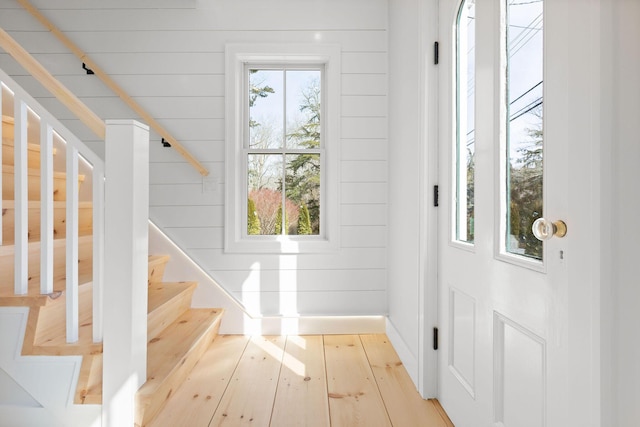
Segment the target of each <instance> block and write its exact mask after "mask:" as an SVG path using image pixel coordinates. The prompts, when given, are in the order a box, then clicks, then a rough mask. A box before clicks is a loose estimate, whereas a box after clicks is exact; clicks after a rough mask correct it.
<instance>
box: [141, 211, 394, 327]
mask: <svg viewBox="0 0 640 427" xmlns="http://www.w3.org/2000/svg"><path fill="white" fill-rule="evenodd" d="M149 253H150V254H151V253H161V254H166V255H169V256H170V257H171V262H170V263H169V264H167V267H166V270H165V272H164V280H165V281H168V282H172V281H192V282H198V287H197V288H196V290H195V292H194V294H193V299H192V303H191V306H192V307H193V308H214V307H217V308H223V309H224V317H223V318H222V323H221V325H220V331H219V334H220V335H297V334H299V335H316V334H381V333H385V329H386V318H385V317H384V316H300V317H276V316H272V317H265V316H261V315H259V314H254V313H250V312H249V311H247V310H246V308H245V307H244V306H243V305H242V304H241V303H240V302H239V301H238V300H237V299H236V298H235V297H234V296H233V295H231V294H230V293H229V292H227V291H226V290H225V289H224V287H223V286H221V285H220V284H219V283H218V282H217V281H216V280H215V279H214V278H213V277H211V275H209V274H208V273H207V272H206V271H205V270H204V269H203V268H201V267H200V266H199V265H198V264H197V263H196V262H195V261H194V260H193V259H192V258H191V257H189V255H188V254H187V253H185V251H183V250H182V249H181V248H180V247H179V246H178V245H177V244H176V243H175V242H173V241H172V240H171V238H169V236H167V235H166V234H165V233H164V232H163V231H162V230H161V229H160V228H159V227H158V226H156V225H155V224H154V223H153V222H152V221H151V220H150V221H149Z"/></svg>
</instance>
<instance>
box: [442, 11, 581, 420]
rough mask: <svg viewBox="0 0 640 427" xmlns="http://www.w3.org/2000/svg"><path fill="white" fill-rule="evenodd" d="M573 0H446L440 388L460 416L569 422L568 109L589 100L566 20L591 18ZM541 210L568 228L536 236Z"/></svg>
mask: <svg viewBox="0 0 640 427" xmlns="http://www.w3.org/2000/svg"><path fill="white" fill-rule="evenodd" d="M569 3H571V2H568V1H557V0H546V1H544V3H543V2H542V1H541V0H533V1H531V0H527V1H524V0H475V2H472V1H471V0H466V2H465V1H462V6H461V1H460V0H442V1H441V2H440V11H439V13H440V31H441V36H440V53H441V58H440V65H439V67H440V71H439V72H440V75H439V76H440V77H439V78H440V93H439V96H440V101H439V102H440V107H441V108H440V131H439V134H440V141H439V153H440V154H439V156H440V171H441V176H440V183H439V184H440V185H439V187H440V196H441V197H440V209H441V210H440V211H439V215H440V216H439V237H438V239H439V270H438V272H439V273H438V275H439V279H438V280H439V285H438V286H439V307H440V309H439V322H440V350H441V351H440V354H439V392H438V397H439V399H440V402H441V403H442V404H443V406H444V408H445V410H446V411H447V413H448V414H449V415H450V417H451V419H452V421H453V422H454V424H455V425H456V426H457V427H484V426H505V427H543V426H558V427H560V426H566V425H571V424H570V423H569V424H567V404H568V399H569V397H568V396H567V391H568V390H569V388H568V384H569V383H570V378H569V375H568V374H567V371H568V364H569V362H568V360H569V357H568V355H569V352H568V350H567V341H568V337H567V331H568V330H569V329H570V325H569V322H570V319H569V315H568V312H569V303H568V301H567V295H568V294H567V283H568V279H567V265H566V264H567V262H568V261H567V248H568V246H567V245H568V244H569V243H570V242H571V238H572V234H571V233H572V228H571V221H569V220H568V218H566V216H567V212H568V203H569V202H568V198H569V197H567V195H568V194H569V190H570V189H572V187H571V185H579V181H577V180H572V179H571V176H570V174H569V171H568V167H567V165H568V152H569V147H568V145H569V144H568V143H567V141H568V140H569V129H570V125H569V119H568V118H570V117H573V119H575V120H579V119H578V118H576V117H579V114H580V113H579V111H582V110H581V108H584V109H585V110H583V111H586V112H588V111H589V109H588V105H587V106H585V105H584V100H583V99H578V98H575V99H574V98H571V97H570V96H569V94H570V93H572V92H571V91H570V90H569V88H575V87H576V85H575V84H573V83H572V79H581V78H583V76H571V79H569V76H570V75H571V74H570V73H571V69H572V68H571V67H574V68H575V66H574V65H571V62H570V61H571V57H572V55H571V54H570V52H571V51H572V49H573V48H574V46H578V43H580V42H581V40H580V37H574V36H571V35H569V34H568V32H569V31H570V28H569V26H568V25H567V23H568V22H571V20H577V21H578V22H579V21H580V19H589V18H590V16H589V15H586V13H587V12H583V10H581V9H583V8H579V7H575V8H571V11H570V4H569ZM575 3H576V5H577V4H578V3H580V5H582V3H581V2H575ZM470 4H472V7H469V5H470ZM461 7H462V9H461ZM584 9H588V8H584ZM569 12H571V14H569ZM581 14H585V15H583V16H581ZM459 19H460V20H461V22H460V24H459V25H458V20H459ZM471 33H475V37H472V35H473V34H471ZM470 34H471V36H470ZM542 34H544V37H543V36H542ZM574 44H575V45H574ZM543 46H544V49H542V48H543ZM579 48H580V49H584V48H585V45H584V40H582V45H580V46H579ZM537 50H538V53H536V51H537ZM574 56H575V55H574ZM585 72H586V71H585ZM572 84H573V86H572ZM458 96H459V99H460V101H459V102H458V101H456V99H458ZM543 113H544V114H543ZM585 116H586V115H585ZM458 122H461V124H460V126H458V125H457V123H458ZM458 140H460V141H461V143H460V145H457V144H458V142H457V141H458ZM587 145H588V144H587ZM456 147H459V148H456ZM541 148H544V150H543V157H544V162H543V163H542V162H541V159H540V149H541ZM584 149H585V150H588V149H589V147H588V146H586V147H585V148H584ZM542 164H543V165H544V167H542ZM507 165H509V166H507ZM471 176H472V179H471ZM542 178H543V181H544V185H543V189H544V191H543V196H542V195H540V194H537V193H536V192H537V191H538V190H536V188H535V186H532V185H530V184H531V183H532V182H536V183H538V184H540V185H542V184H541V183H540V181H541V180H542ZM540 189H541V188H540ZM580 194H584V192H577V193H575V194H574V195H572V197H571V203H577V204H579V203H580V202H581V201H584V200H580V199H579V197H580ZM585 206H588V203H585ZM540 216H544V217H545V218H546V219H548V220H552V221H556V220H565V221H566V223H567V226H568V233H567V235H566V236H565V237H564V238H559V237H557V236H555V237H553V238H551V239H550V240H547V241H546V242H544V244H543V243H540V244H537V243H536V242H537V241H533V240H532V236H531V233H530V232H529V231H528V230H530V227H531V221H533V219H535V218H537V217H540ZM572 339H573V338H572Z"/></svg>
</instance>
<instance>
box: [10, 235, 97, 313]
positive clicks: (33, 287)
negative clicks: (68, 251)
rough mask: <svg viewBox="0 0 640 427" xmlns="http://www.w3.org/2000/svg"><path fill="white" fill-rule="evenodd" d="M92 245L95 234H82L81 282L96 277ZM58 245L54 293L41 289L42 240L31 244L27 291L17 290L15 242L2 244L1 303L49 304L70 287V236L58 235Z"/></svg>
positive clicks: (55, 245)
mask: <svg viewBox="0 0 640 427" xmlns="http://www.w3.org/2000/svg"><path fill="white" fill-rule="evenodd" d="M92 247H93V236H92V235H88V236H79V237H78V253H79V254H80V262H79V266H78V283H80V284H82V283H87V282H90V281H91V280H92V276H91V274H92V273H91V271H92V268H93V265H92ZM53 248H54V263H55V264H56V265H55V266H54V280H53V290H54V293H53V294H51V295H42V294H41V293H40V267H39V266H40V242H30V243H29V245H28V257H29V282H28V292H27V294H26V295H16V294H15V293H14V280H13V266H14V245H3V246H0V306H42V305H46V304H49V303H51V302H53V301H54V300H56V299H57V298H58V297H59V296H60V292H62V291H64V290H65V288H66V280H65V277H66V271H65V268H64V262H65V261H64V260H65V248H66V239H64V238H62V239H55V240H54V241H53Z"/></svg>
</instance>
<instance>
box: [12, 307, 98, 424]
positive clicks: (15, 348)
mask: <svg viewBox="0 0 640 427" xmlns="http://www.w3.org/2000/svg"><path fill="white" fill-rule="evenodd" d="M28 317H29V307H0V342H2V343H3V345H2V346H0V369H2V371H4V373H5V374H6V375H7V376H8V377H10V379H11V380H12V381H13V382H14V383H15V384H16V385H17V386H19V387H20V388H22V390H23V392H24V393H26V394H27V395H28V396H29V397H30V399H25V400H24V401H23V402H22V403H20V402H0V427H23V426H24V427H39V426H43V425H46V426H56V427H57V426H60V427H62V426H70V425H82V426H87V427H89V426H91V427H98V426H100V425H101V411H102V405H74V404H73V398H74V394H75V391H76V385H77V383H78V376H79V373H80V366H81V364H82V356H22V355H21V350H22V344H23V340H24V336H25V331H26V328H27V320H28ZM0 386H1V384H0ZM14 386H15V385H14Z"/></svg>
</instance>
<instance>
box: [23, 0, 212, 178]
mask: <svg viewBox="0 0 640 427" xmlns="http://www.w3.org/2000/svg"><path fill="white" fill-rule="evenodd" d="M18 3H20V4H21V5H22V7H24V8H25V9H26V10H27V11H28V12H29V13H31V15H33V16H34V18H36V19H37V20H38V21H40V23H41V24H42V25H44V26H45V28H47V29H48V30H49V31H51V32H52V33H53V34H54V35H55V36H56V37H57V38H58V39H59V40H60V41H61V42H62V43H63V44H64V45H65V46H66V47H67V48H68V49H69V50H71V52H73V53H74V55H76V56H77V57H78V58H79V59H80V60H81V61H82V62H84V63H85V64H86V65H87V68H89V69H90V70H92V71H93V72H94V73H95V75H96V76H98V78H99V79H100V80H102V82H103V83H104V84H105V85H107V86H108V87H109V88H110V89H111V90H112V91H113V92H115V93H116V95H118V96H119V97H120V98H121V99H122V100H123V101H124V102H125V103H126V104H127V105H128V106H129V107H131V109H132V110H133V111H135V112H136V113H137V114H138V115H139V116H140V117H141V118H142V120H144V121H145V122H146V123H147V124H148V125H149V127H151V129H153V130H155V131H156V132H157V133H158V134H159V135H160V136H162V137H163V138H164V139H166V140H167V141H168V142H169V143H170V144H171V147H173V148H174V149H175V150H176V151H177V152H178V153H180V154H181V155H182V157H184V158H185V159H186V160H187V161H188V162H189V163H190V164H191V165H192V166H193V167H194V168H195V169H196V170H197V171H198V172H199V173H200V174H201V175H202V176H207V175H209V171H208V170H207V169H206V168H205V167H204V166H203V165H202V164H201V163H200V162H199V161H198V160H197V159H196V158H195V157H193V156H192V155H191V153H189V152H188V151H187V149H186V148H184V147H183V146H182V144H180V143H179V142H178V141H177V140H176V139H175V138H174V137H173V136H171V134H170V133H169V131H167V130H166V129H165V128H164V126H162V125H161V124H160V123H158V122H157V121H156V120H155V119H154V118H153V117H152V116H151V115H150V114H149V113H147V111H146V110H145V109H144V108H142V106H140V104H138V103H137V102H136V101H135V100H134V99H133V98H131V97H130V96H129V95H128V94H127V93H126V92H125V91H124V89H122V88H121V87H120V86H119V85H118V84H117V83H116V82H114V81H113V79H111V77H109V75H108V74H106V73H105V72H104V71H102V69H101V68H100V67H99V66H98V64H96V63H95V62H93V61H92V60H91V58H89V57H88V56H87V54H86V53H84V52H83V51H82V50H81V49H80V48H79V47H78V46H77V45H76V44H75V43H74V42H72V41H71V40H70V39H69V38H68V37H67V36H65V35H64V33H63V32H62V31H60V30H59V29H58V28H57V27H56V26H55V25H54V24H53V23H52V22H51V21H49V20H48V19H47V18H46V17H45V16H44V15H43V14H42V13H40V11H39V10H38V8H36V7H35V6H33V5H32V4H31V3H29V1H28V0H18Z"/></svg>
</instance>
